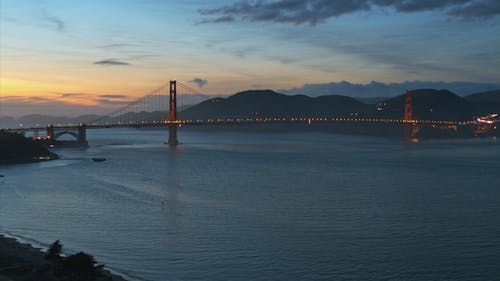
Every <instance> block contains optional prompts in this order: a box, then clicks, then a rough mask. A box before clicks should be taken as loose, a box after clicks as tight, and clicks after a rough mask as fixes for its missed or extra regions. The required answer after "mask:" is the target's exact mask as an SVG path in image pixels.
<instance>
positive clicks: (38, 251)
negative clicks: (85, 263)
mask: <svg viewBox="0 0 500 281" xmlns="http://www.w3.org/2000/svg"><path fill="white" fill-rule="evenodd" d="M44 256H45V252H44V250H43V249H42V248H38V247H34V246H32V245H31V244H29V243H22V242H20V241H19V240H18V239H16V238H13V237H10V236H9V235H6V234H3V233H0V281H17V280H40V281H57V280H59V279H57V278H55V277H54V276H53V274H52V265H51V264H50V262H49V261H47V260H46V259H45V257H44ZM96 280H98V281H129V280H127V279H125V278H123V277H122V276H120V275H117V274H114V273H112V272H111V271H110V270H109V269H106V268H104V269H103V270H102V275H101V276H99V277H98V278H97V279H96Z"/></svg>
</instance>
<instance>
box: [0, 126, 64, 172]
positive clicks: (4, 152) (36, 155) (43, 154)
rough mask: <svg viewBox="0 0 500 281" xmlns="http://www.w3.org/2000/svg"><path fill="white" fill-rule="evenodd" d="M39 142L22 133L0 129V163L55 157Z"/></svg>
mask: <svg viewBox="0 0 500 281" xmlns="http://www.w3.org/2000/svg"><path fill="white" fill-rule="evenodd" d="M57 158H58V157H57V155H55V154H53V153H51V152H50V151H48V150H47V149H45V148H44V147H43V146H42V145H41V144H40V143H37V142H35V141H34V140H32V139H28V138H25V137H24V136H22V135H18V134H11V133H7V132H3V131H0V164H9V163H27V162H34V161H39V160H50V159H57Z"/></svg>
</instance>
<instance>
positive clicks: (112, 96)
mask: <svg viewBox="0 0 500 281" xmlns="http://www.w3.org/2000/svg"><path fill="white" fill-rule="evenodd" d="M99 97H100V98H103V99H126V98H129V96H128V95H115V94H105V95H100V96H99Z"/></svg>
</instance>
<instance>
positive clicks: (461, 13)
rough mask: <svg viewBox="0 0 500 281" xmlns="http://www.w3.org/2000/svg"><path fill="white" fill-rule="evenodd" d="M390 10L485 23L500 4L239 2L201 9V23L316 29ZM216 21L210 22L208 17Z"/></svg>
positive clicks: (482, 0)
mask: <svg viewBox="0 0 500 281" xmlns="http://www.w3.org/2000/svg"><path fill="white" fill-rule="evenodd" d="M377 8H378V9H393V10H395V11H397V12H401V13H412V12H422V11H440V12H443V13H445V14H447V15H449V16H452V17H458V18H463V19H485V18H491V17H495V16H497V15H499V14H500V1H499V0H351V1H332V0H278V1H269V0H268V1H266V0H262V1H252V0H243V1H238V2H236V3H234V4H232V5H227V6H222V7H218V8H212V9H200V10H199V11H198V12H199V13H200V14H201V15H203V16H207V17H208V18H205V19H203V20H202V21H201V22H200V23H220V22H231V21H235V20H236V19H239V20H244V21H270V22H280V23H294V24H304V23H308V24H310V25H315V24H317V23H319V22H322V21H325V20H327V19H329V18H332V17H339V16H342V15H345V14H350V13H355V12H361V11H370V10H373V9H377ZM212 16H214V17H216V18H210V17H212Z"/></svg>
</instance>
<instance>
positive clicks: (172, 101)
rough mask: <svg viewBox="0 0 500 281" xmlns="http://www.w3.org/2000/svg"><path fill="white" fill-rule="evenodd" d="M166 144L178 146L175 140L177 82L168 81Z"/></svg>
mask: <svg viewBox="0 0 500 281" xmlns="http://www.w3.org/2000/svg"><path fill="white" fill-rule="evenodd" d="M168 110H169V111H168V121H170V124H169V125H168V144H169V145H178V144H179V141H178V140H177V82H176V81H170V94H169V109H168Z"/></svg>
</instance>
